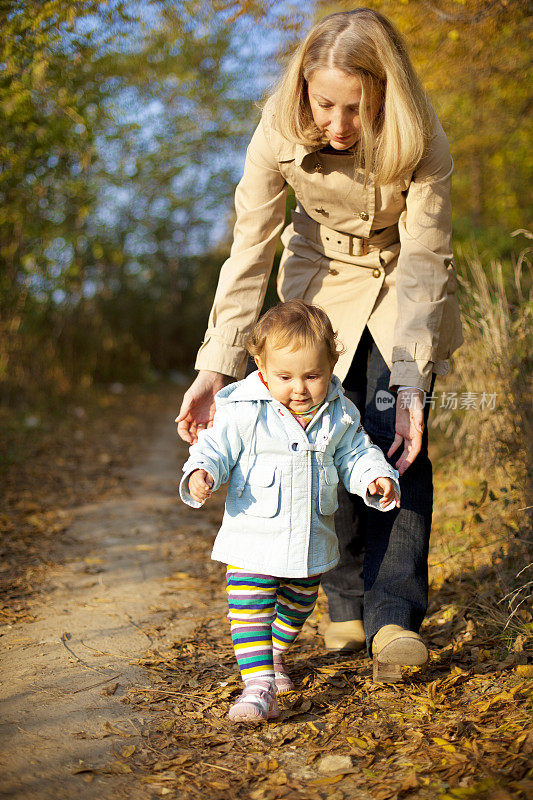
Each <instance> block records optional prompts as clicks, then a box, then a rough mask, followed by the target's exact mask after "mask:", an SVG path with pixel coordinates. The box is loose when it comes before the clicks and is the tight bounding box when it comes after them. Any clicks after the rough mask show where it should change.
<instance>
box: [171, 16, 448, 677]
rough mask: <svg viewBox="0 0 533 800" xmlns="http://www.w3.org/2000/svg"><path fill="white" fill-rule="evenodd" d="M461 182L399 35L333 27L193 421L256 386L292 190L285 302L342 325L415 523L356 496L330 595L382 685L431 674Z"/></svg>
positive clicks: (263, 178)
mask: <svg viewBox="0 0 533 800" xmlns="http://www.w3.org/2000/svg"><path fill="white" fill-rule="evenodd" d="M451 172H452V160H451V156H450V151H449V147H448V143H447V140H446V137H445V135H444V132H443V130H442V128H441V126H440V123H439V121H438V119H437V117H436V115H435V112H434V111H433V109H432V107H431V106H430V104H429V101H428V100H427V98H426V95H425V94H424V91H423V89H422V86H421V84H420V81H419V79H418V77H417V76H416V74H415V72H414V70H413V68H412V65H411V63H410V60H409V56H408V54H407V51H406V49H405V45H404V43H403V41H402V39H401V37H400V36H399V34H398V33H397V31H396V30H395V28H394V27H393V26H392V25H391V23H390V22H389V21H388V20H387V19H386V18H385V17H383V16H382V15H380V14H379V13H377V12H375V11H372V10H370V9H365V8H361V9H356V10H354V11H349V12H342V13H338V14H332V15H330V16H328V17H326V18H325V19H323V20H322V21H321V22H319V23H318V24H316V25H315V26H314V27H313V28H312V29H311V31H310V32H309V34H308V36H307V37H306V39H305V41H304V42H303V43H302V45H301V46H300V48H299V49H298V50H297V52H296V53H295V55H294V56H293V58H292V60H291V62H290V64H289V66H288V68H287V71H286V73H285V75H284V77H283V79H282V82H281V84H280V86H279V88H278V90H277V91H276V92H275V93H274V94H273V95H272V97H271V98H270V99H269V100H268V102H267V103H266V106H265V108H264V111H263V115H262V119H261V122H260V124H259V126H258V128H257V130H256V131H255V134H254V136H253V138H252V141H251V143H250V145H249V147H248V151H247V158H246V164H245V168H244V175H243V178H242V180H241V181H240V183H239V185H238V187H237V191H236V195H235V205H236V211H237V221H236V224H235V230H234V242H233V246H232V249H231V254H230V257H229V258H228V260H227V261H226V263H225V264H224V266H223V267H222V271H221V274H220V280H219V284H218V288H217V292H216V296H215V301H214V305H213V309H212V311H211V316H210V319H209V325H208V330H207V333H206V337H205V340H204V343H203V344H202V346H201V348H200V351H199V353H198V359H197V363H196V368H197V369H198V370H199V373H198V377H197V378H196V380H195V382H194V383H193V385H192V386H191V387H190V389H189V390H188V391H187V392H186V394H185V398H184V401H183V405H182V408H181V411H180V414H179V416H178V418H177V421H178V432H179V434H180V436H181V437H182V438H183V439H185V441H188V442H191V441H193V440H194V439H195V438H196V435H197V432H198V430H200V429H202V428H203V427H205V426H207V425H210V423H211V420H212V418H213V414H214V403H213V397H214V394H215V393H216V392H217V391H218V390H219V389H221V388H222V387H223V386H224V385H225V383H226V382H227V381H228V380H230V379H231V378H235V377H237V378H240V377H242V376H243V374H244V371H245V366H246V351H245V347H244V344H245V342H246V339H247V337H248V335H249V332H250V329H251V327H252V325H253V324H254V322H255V320H256V318H257V316H258V314H259V311H260V309H261V306H262V303H263V298H264V294H265V290H266V286H267V282H268V277H269V274H270V271H271V268H272V262H273V258H274V252H275V248H276V243H277V240H278V237H279V234H280V232H281V229H282V227H283V223H284V218H285V202H286V194H287V187H288V185H290V186H292V187H293V189H294V193H295V195H296V200H297V206H296V210H295V211H294V212H293V220H292V224H290V225H289V226H288V227H287V228H286V229H285V231H284V233H283V236H282V242H283V244H284V246H285V249H284V252H283V256H282V259H281V264H280V271H279V276H278V293H279V296H280V298H281V299H282V300H289V299H293V298H301V299H303V300H304V301H306V302H308V303H314V304H316V305H319V306H321V307H323V308H324V310H325V311H326V312H327V313H328V315H329V317H330V318H331V321H332V323H333V327H334V328H335V329H336V330H337V331H338V334H339V339H340V341H341V342H342V343H343V345H344V347H345V352H344V354H343V356H342V357H341V359H340V360H339V362H338V364H337V368H336V374H337V375H338V377H339V378H340V379H341V380H342V381H343V384H344V387H345V389H346V391H347V392H348V393H350V396H351V397H352V399H353V400H354V402H355V403H356V405H357V406H358V408H359V410H360V412H361V416H362V419H363V424H364V426H365V428H366V430H367V431H368V433H369V434H370V436H371V437H372V439H373V440H374V441H375V442H376V443H377V444H379V445H380V447H381V448H382V449H383V450H384V451H385V452H386V453H387V456H388V457H389V458H392V457H393V456H394V459H393V461H392V463H393V464H395V466H396V468H397V469H398V471H399V473H400V475H401V481H400V485H401V489H402V507H401V509H399V510H397V511H394V512H391V513H390V514H388V515H380V514H378V513H377V512H373V511H372V510H371V509H369V510H366V509H365V508H364V507H363V504H362V502H360V500H359V499H358V498H355V497H351V496H349V495H347V494H346V493H343V494H341V495H340V497H339V510H338V512H337V518H336V528H337V535H338V537H339V544H340V549H341V563H340V564H339V566H338V567H337V568H336V569H335V570H333V571H332V572H330V573H328V574H327V575H326V576H325V578H324V581H323V586H324V589H325V591H326V594H327V596H328V601H329V612H330V618H331V621H332V622H331V625H330V627H329V628H328V630H327V632H326V637H325V640H326V647H328V648H330V649H358V648H360V647H362V646H364V642H365V638H366V643H367V646H368V648H369V651H371V652H372V654H373V656H374V664H375V675H376V676H377V677H379V678H381V679H391V680H393V679H397V678H398V677H399V675H400V673H399V665H402V664H421V663H424V662H425V661H426V660H427V649H426V647H425V645H424V643H423V641H422V639H421V638H420V636H419V634H418V630H419V628H420V624H421V622H422V620H423V617H424V614H425V611H426V608H427V589H428V582H427V553H428V543H429V532H430V527H431V511H432V494H433V487H432V476H431V464H430V461H429V459H428V454H427V433H426V431H425V423H426V421H427V408H426V413H425V412H424V392H432V389H433V382H434V376H435V374H444V373H445V372H446V371H447V359H448V358H449V356H450V355H451V353H452V352H453V351H454V350H455V349H456V348H457V347H458V346H459V345H460V344H461V342H462V337H461V325H460V320H459V312H458V306H457V301H456V298H455V289H456V274H455V268H454V265H453V260H452V258H453V256H452V246H451V208H450V183H451ZM228 376H229V377H228ZM402 445H403V447H402V449H401V452H400V454H399V455H398V453H399V451H400V447H401V446H402ZM363 551H364V564H363V563H362V559H363ZM362 573H363V574H364V583H363V580H362ZM363 621H364V630H363Z"/></svg>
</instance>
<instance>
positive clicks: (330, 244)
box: [292, 212, 397, 256]
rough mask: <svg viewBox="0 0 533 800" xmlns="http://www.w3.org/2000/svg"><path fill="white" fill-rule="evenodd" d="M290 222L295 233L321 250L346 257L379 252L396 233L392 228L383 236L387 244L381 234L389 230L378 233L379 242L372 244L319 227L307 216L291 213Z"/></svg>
mask: <svg viewBox="0 0 533 800" xmlns="http://www.w3.org/2000/svg"><path fill="white" fill-rule="evenodd" d="M292 222H293V227H294V230H295V231H296V233H299V234H301V235H302V236H305V237H306V238H307V239H311V240H312V241H313V242H315V243H316V244H317V245H318V246H319V247H321V248H322V249H324V250H333V251H334V252H337V253H343V254H344V255H348V256H365V255H366V254H367V253H371V252H373V251H375V250H380V249H381V248H382V247H384V246H386V245H388V244H390V243H392V242H393V241H394V240H395V239H397V232H396V233H395V232H394V228H392V229H390V233H389V235H388V236H385V239H388V240H390V241H387V242H384V241H383V233H384V231H387V232H388V231H389V229H384V231H380V232H379V234H381V235H378V236H377V237H376V238H377V239H378V241H379V244H378V242H375V243H374V242H372V240H371V239H366V238H365V237H364V236H355V235H354V234H351V233H341V231H336V230H333V228H328V227H327V225H321V224H320V223H319V222H316V221H315V220H314V219H311V217H309V216H308V215H307V214H306V215H304V214H301V213H294V212H293V215H292ZM376 233H377V232H376Z"/></svg>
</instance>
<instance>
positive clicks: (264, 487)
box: [241, 464, 281, 517]
mask: <svg viewBox="0 0 533 800" xmlns="http://www.w3.org/2000/svg"><path fill="white" fill-rule="evenodd" d="M280 482H281V481H280V472H279V469H278V468H277V467H275V466H273V465H270V464H261V465H256V466H255V467H252V469H251V470H250V474H249V475H248V480H247V482H246V485H245V487H244V491H243V493H242V496H241V506H242V511H243V513H244V514H249V515H250V516H251V517H275V516H276V514H277V513H278V511H279V497H280Z"/></svg>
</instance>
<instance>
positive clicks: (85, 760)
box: [0, 422, 191, 800]
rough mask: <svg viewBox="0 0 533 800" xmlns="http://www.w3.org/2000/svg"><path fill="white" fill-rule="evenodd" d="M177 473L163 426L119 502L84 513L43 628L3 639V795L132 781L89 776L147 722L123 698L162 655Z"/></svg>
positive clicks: (90, 790)
mask: <svg viewBox="0 0 533 800" xmlns="http://www.w3.org/2000/svg"><path fill="white" fill-rule="evenodd" d="M177 467H178V456H177V453H176V442H175V439H174V438H173V436H172V429H171V427H170V426H169V424H168V423H167V422H165V424H164V425H162V426H161V427H160V429H159V430H158V431H157V435H156V437H155V440H154V441H153V445H152V446H151V448H150V451H149V453H148V456H147V458H146V459H145V460H144V461H143V463H142V464H141V465H139V466H137V467H136V468H134V469H133V470H131V472H130V474H129V480H128V481H127V486H128V488H127V491H126V492H125V493H123V496H119V497H118V498H113V499H110V500H107V501H105V502H102V503H95V504H92V505H87V506H85V507H81V508H80V509H79V510H78V512H77V515H76V518H75V520H74V523H73V524H72V526H71V527H70V529H69V530H68V532H67V535H66V536H65V537H64V547H65V550H64V552H63V564H62V565H61V566H57V567H55V568H53V569H52V570H51V572H50V574H49V576H48V587H49V589H48V592H47V596H46V599H45V601H42V602H40V603H39V604H38V605H37V607H34V608H33V609H32V611H33V613H34V614H36V617H37V619H36V620H35V621H34V622H29V623H28V622H19V623H16V624H14V625H13V626H12V627H11V629H10V630H9V631H8V632H7V633H6V634H5V635H4V636H3V637H2V640H1V643H2V656H1V660H2V675H3V676H4V681H3V685H2V687H1V688H0V702H1V707H2V719H1V724H0V772H1V773H2V778H1V779H0V791H1V792H2V793H3V796H7V797H11V798H13V800H19V799H20V800H23V798H24V800H28V799H29V798H34V797H35V798H39V800H47V798H54V800H57V798H62V797H65V798H66V797H69V798H71V797H74V796H76V797H78V798H80V800H82V798H83V800H85V798H86V799H87V800H89V798H102V797H104V796H105V797H106V798H107V797H109V796H110V792H111V790H112V789H114V788H118V787H120V786H121V785H124V784H125V782H126V783H129V782H130V781H129V780H128V779H126V778H125V777H121V776H117V775H113V774H104V775H102V773H101V772H100V771H96V772H91V771H90V770H91V769H92V768H95V769H96V770H100V769H102V768H103V769H109V768H110V767H109V765H110V763H111V762H112V761H113V758H112V748H115V749H118V750H121V749H122V748H124V747H130V746H131V745H132V744H135V743H138V741H139V736H138V732H139V729H140V727H141V726H142V725H143V724H144V723H145V721H146V714H144V715H143V717H141V716H140V715H138V714H132V713H130V709H129V708H128V706H127V705H124V703H123V702H122V700H123V697H124V693H125V690H126V688H127V687H131V686H132V685H133V686H135V685H143V684H144V683H146V680H147V677H146V672H145V670H143V668H142V667H141V666H140V665H139V664H138V663H137V662H138V660H139V658H141V657H142V656H144V655H145V654H146V652H147V650H149V649H150V648H152V647H153V646H154V644H155V641H154V638H157V631H156V634H155V635H153V631H154V629H156V628H157V626H158V622H159V620H160V619H161V617H162V614H163V613H164V612H165V611H166V606H167V604H166V603H165V598H164V595H165V592H166V591H167V583H166V582H165V579H166V578H168V577H169V576H170V575H171V574H172V572H173V570H174V569H175V565H176V558H177V557H178V556H179V553H178V552H177V551H178V549H179V548H177V547H176V545H177V543H178V541H179V539H180V536H179V534H176V527H177V523H178V518H180V521H181V522H182V521H183V519H182V517H183V514H182V510H181V509H180V508H179V506H178V504H177V503H176V500H175V476H176V470H177ZM180 515H181V517H180ZM182 538H183V537H182ZM177 594H178V595H179V591H178V592H177ZM158 609H160V610H158ZM190 627H191V626H190V622H189V621H188V620H187V619H184V620H182V621H181V623H178V622H176V623H172V624H171V625H170V626H169V627H168V628H167V629H166V631H165V632H164V634H163V635H161V636H159V637H158V638H157V642H158V645H159V646H161V645H165V644H166V643H167V640H168V643H170V642H172V641H173V640H174V638H175V637H176V636H179V635H183V634H187V633H188V632H189V631H190ZM149 631H152V633H150V632H149ZM84 770H89V771H87V772H84ZM129 796H130V797H131V796H132V795H131V793H130V794H129Z"/></svg>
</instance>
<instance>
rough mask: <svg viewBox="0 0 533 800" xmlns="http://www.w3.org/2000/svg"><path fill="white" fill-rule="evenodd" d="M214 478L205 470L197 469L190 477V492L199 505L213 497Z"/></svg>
mask: <svg viewBox="0 0 533 800" xmlns="http://www.w3.org/2000/svg"><path fill="white" fill-rule="evenodd" d="M212 486H213V478H212V477H211V475H210V474H209V472H206V471H205V469H195V470H194V472H191V474H190V476H189V492H190V493H191V495H192V496H193V497H194V499H195V500H196V502H197V503H203V502H204V500H207V498H208V497H211V487H212Z"/></svg>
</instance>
